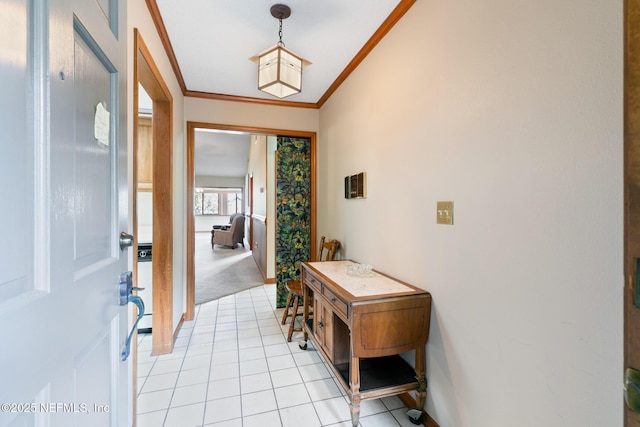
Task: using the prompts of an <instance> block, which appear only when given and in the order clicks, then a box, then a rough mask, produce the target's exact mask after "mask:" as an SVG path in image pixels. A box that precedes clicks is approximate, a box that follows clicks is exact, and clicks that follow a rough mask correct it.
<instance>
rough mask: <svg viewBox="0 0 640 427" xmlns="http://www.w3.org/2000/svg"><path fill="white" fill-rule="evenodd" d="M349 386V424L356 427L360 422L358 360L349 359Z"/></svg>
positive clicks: (355, 358) (354, 358)
mask: <svg viewBox="0 0 640 427" xmlns="http://www.w3.org/2000/svg"><path fill="white" fill-rule="evenodd" d="M349 383H350V384H349V385H350V387H351V401H350V402H349V409H350V411H351V424H353V427H357V425H358V422H359V421H360V358H358V357H353V356H352V357H351V371H350V372H349Z"/></svg>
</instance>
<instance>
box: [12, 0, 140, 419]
mask: <svg viewBox="0 0 640 427" xmlns="http://www.w3.org/2000/svg"><path fill="white" fill-rule="evenodd" d="M119 3H120V6H121V7H120V8H117V7H115V5H116V2H115V0H111V1H107V2H102V4H103V6H104V4H108V6H109V9H108V12H109V14H108V15H105V11H104V10H102V7H101V6H100V5H99V4H98V3H96V2H88V1H86V0H51V1H50V2H42V1H33V0H0V10H2V13H0V35H2V37H0V78H2V79H3V87H4V86H5V85H6V86H7V88H9V91H8V92H3V96H2V97H0V125H1V126H2V129H3V143H2V144H0V179H1V180H2V182H4V183H6V184H8V185H3V186H1V187H0V198H2V200H3V206H5V207H10V209H2V210H0V232H2V233H3V244H2V245H1V246H2V248H1V249H0V251H1V252H0V256H1V258H0V259H1V260H2V261H1V262H2V268H0V331H1V333H2V334H1V336H2V339H3V342H2V349H3V351H0V378H2V387H0V403H5V402H6V403H13V404H15V405H16V406H15V407H14V408H15V411H0V427H4V426H34V425H47V426H50V427H56V426H85V425H91V426H111V427H115V426H118V427H120V426H127V425H131V423H132V420H133V417H132V413H131V403H130V402H131V395H132V390H131V384H132V382H131V380H130V378H131V374H130V372H131V371H130V369H131V366H130V362H129V361H126V362H122V361H121V360H120V349H121V347H122V345H123V343H124V342H125V340H126V337H127V333H128V328H127V327H128V322H129V316H128V314H129V307H126V306H120V305H119V303H118V285H119V276H120V273H121V272H123V271H125V270H127V269H128V266H129V257H130V256H131V254H130V253H129V251H127V250H125V251H120V249H119V247H118V237H119V234H120V231H126V226H127V210H128V208H127V204H126V203H127V199H128V197H127V168H126V165H127V156H126V154H127V150H126V129H127V126H126V119H122V120H121V114H120V112H121V111H122V112H124V111H126V69H127V67H126V36H125V34H120V35H118V34H115V35H114V32H113V29H114V28H116V29H117V28H122V29H124V28H126V26H125V25H124V14H123V12H124V10H125V8H124V6H123V5H124V3H123V2H122V0H120V1H119ZM118 10H119V13H116V15H115V16H116V17H117V19H118V20H119V24H118V25H114V23H113V21H110V19H108V18H109V17H111V18H113V16H114V15H113V13H114V11H116V12H118ZM105 17H107V19H105ZM6 31H9V34H10V35H9V34H7V33H6ZM99 103H100V104H101V105H103V106H104V107H105V109H106V110H108V111H109V112H110V113H111V115H110V118H109V119H108V121H107V122H108V128H109V132H107V138H106V140H105V141H104V142H105V143H102V142H100V141H99V140H98V139H97V138H96V137H95V133H94V130H95V126H94V124H95V113H96V106H97V105H98V104H99ZM122 117H124V115H122ZM5 129H7V131H6V132H5ZM5 135H8V136H9V139H8V140H6V141H7V142H8V143H4V142H5V139H4V136H5ZM20 405H21V406H20ZM25 405H29V406H25ZM25 408H28V409H30V410H28V411H25V410H24V409H25Z"/></svg>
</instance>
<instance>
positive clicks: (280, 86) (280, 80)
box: [254, 44, 309, 98]
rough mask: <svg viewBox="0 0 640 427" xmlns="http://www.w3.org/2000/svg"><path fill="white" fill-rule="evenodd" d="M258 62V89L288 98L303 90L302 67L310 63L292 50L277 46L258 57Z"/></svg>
mask: <svg viewBox="0 0 640 427" xmlns="http://www.w3.org/2000/svg"><path fill="white" fill-rule="evenodd" d="M254 58H255V57H254ZM256 62H257V63H258V89H260V90H261V91H263V92H267V93H269V94H271V95H273V96H275V97H277V98H286V97H287V96H291V95H295V94H296V93H300V91H301V90H302V67H303V66H306V65H307V64H309V62H308V61H305V60H304V59H302V58H300V57H299V56H298V55H296V54H294V53H293V52H291V51H290V50H288V49H286V48H284V47H283V46H281V45H280V44H277V45H275V46H273V47H271V48H269V49H267V50H266V51H264V52H263V53H261V54H259V55H257V61H256Z"/></svg>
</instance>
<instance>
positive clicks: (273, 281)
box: [264, 277, 276, 285]
mask: <svg viewBox="0 0 640 427" xmlns="http://www.w3.org/2000/svg"><path fill="white" fill-rule="evenodd" d="M264 283H266V284H267V285H273V284H274V283H276V278H275V277H270V278H268V279H266V280H265V281H264Z"/></svg>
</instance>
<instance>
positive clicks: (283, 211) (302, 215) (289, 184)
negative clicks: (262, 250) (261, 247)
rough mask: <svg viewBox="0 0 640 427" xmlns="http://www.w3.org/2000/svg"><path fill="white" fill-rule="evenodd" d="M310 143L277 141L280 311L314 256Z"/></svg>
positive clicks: (309, 141)
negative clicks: (289, 289)
mask: <svg viewBox="0 0 640 427" xmlns="http://www.w3.org/2000/svg"><path fill="white" fill-rule="evenodd" d="M310 205H311V140H310V139H308V138H289V137H278V149H277V154H276V283H277V295H276V304H277V307H284V306H285V303H286V301H287V287H286V284H287V282H288V281H289V280H299V279H300V263H301V262H303V261H308V260H309V259H310V254H311V206H310Z"/></svg>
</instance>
